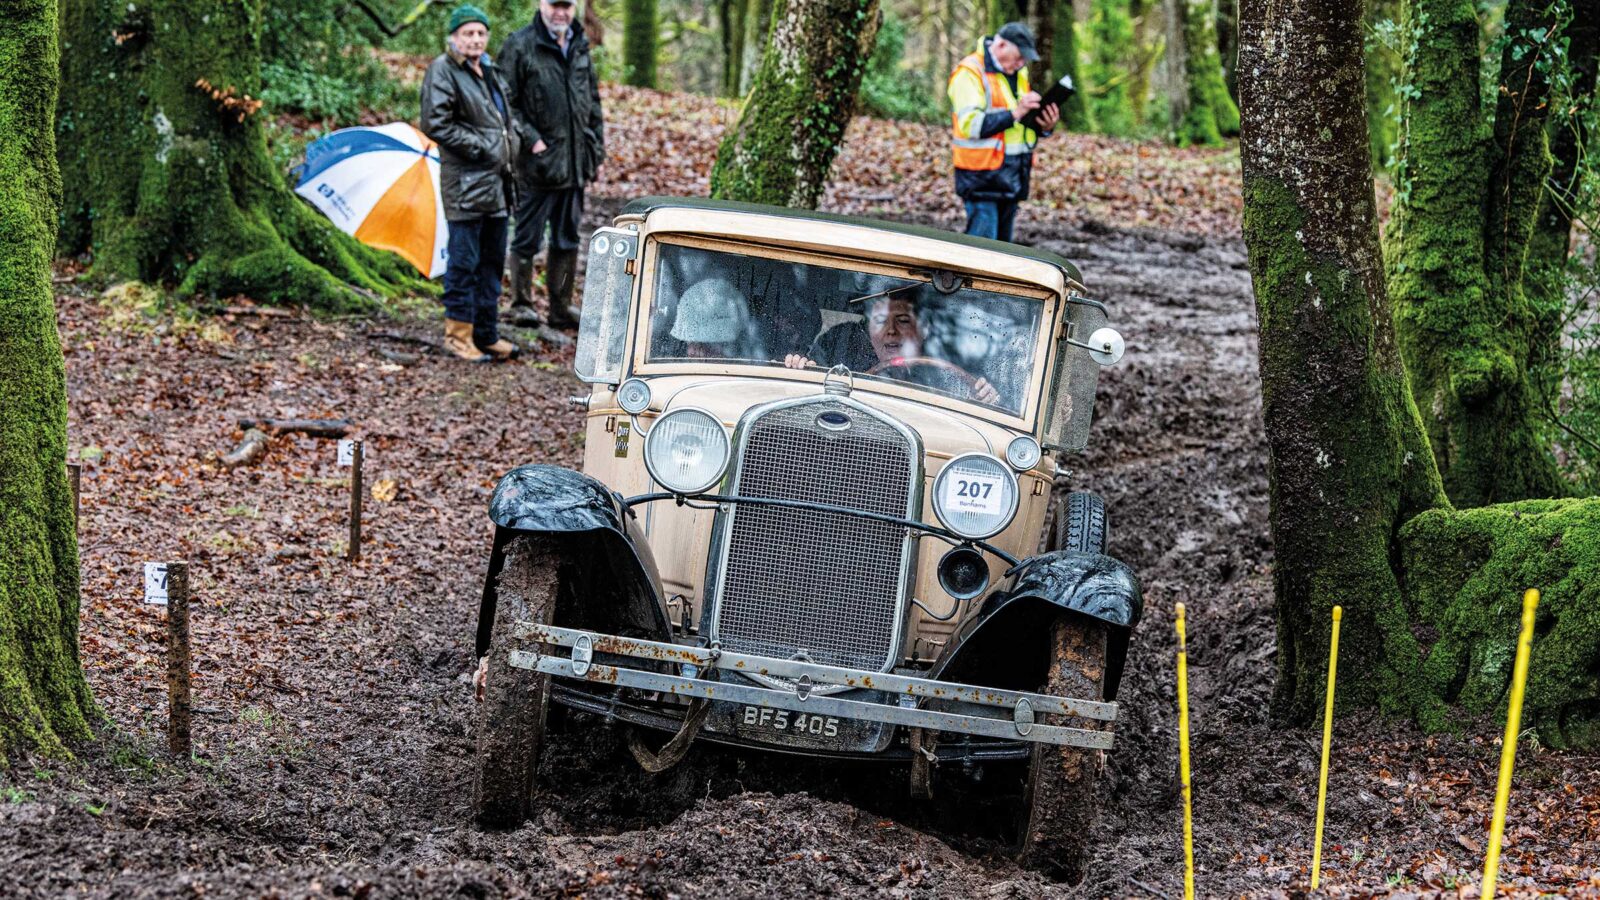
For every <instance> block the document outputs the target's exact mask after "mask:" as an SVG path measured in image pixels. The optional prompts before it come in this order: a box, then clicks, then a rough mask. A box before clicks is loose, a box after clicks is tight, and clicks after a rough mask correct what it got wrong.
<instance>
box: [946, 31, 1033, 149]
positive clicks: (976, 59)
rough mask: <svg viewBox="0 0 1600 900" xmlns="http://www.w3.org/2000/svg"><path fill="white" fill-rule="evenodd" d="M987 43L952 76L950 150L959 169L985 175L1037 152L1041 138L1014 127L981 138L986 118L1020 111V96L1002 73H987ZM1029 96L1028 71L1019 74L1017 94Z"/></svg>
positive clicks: (980, 43) (1021, 127) (1025, 128)
mask: <svg viewBox="0 0 1600 900" xmlns="http://www.w3.org/2000/svg"><path fill="white" fill-rule="evenodd" d="M983 57H984V46H983V41H982V39H980V40H979V41H978V50H977V52H976V53H972V54H969V55H968V56H966V57H965V58H963V59H962V60H961V62H958V63H956V67H955V69H954V70H953V71H952V72H951V73H950V86H949V88H948V93H949V95H950V131H951V135H950V150H951V155H952V157H953V159H954V161H955V165H956V168H958V169H973V170H977V171H984V170H990V169H998V168H1000V167H1001V166H1002V165H1004V164H1005V158H1006V157H1007V156H1014V155H1017V154H1022V153H1031V152H1033V145H1034V144H1036V143H1038V141H1039V136H1038V135H1037V134H1036V133H1035V132H1034V130H1033V129H1032V128H1028V127H1027V126H1025V125H1023V124H1021V123H1020V122H1017V123H1013V124H1012V126H1011V127H1010V128H1007V129H1006V130H1005V131H1002V132H1000V133H999V134H996V135H991V136H990V137H986V138H980V137H978V129H979V128H980V127H982V125H983V117H984V116H986V115H988V114H989V113H992V112H1000V111H1002V110H1005V111H1009V110H1012V109H1015V108H1016V105H1017V96H1016V95H1014V94H1012V93H1011V84H1010V82H1008V81H1007V80H1006V76H1005V74H1004V73H1002V72H985V71H984V65H983ZM1027 92H1028V70H1027V69H1026V68H1024V69H1022V70H1021V71H1019V72H1017V94H1025V93H1027Z"/></svg>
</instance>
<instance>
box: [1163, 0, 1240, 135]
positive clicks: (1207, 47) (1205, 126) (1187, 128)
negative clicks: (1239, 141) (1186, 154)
mask: <svg viewBox="0 0 1600 900" xmlns="http://www.w3.org/2000/svg"><path fill="white" fill-rule="evenodd" d="M1179 6H1180V9H1181V12H1182V14H1183V53H1184V76H1185V79H1184V80H1185V81H1186V82H1187V83H1188V88H1189V91H1188V98H1187V99H1188V102H1187V104H1186V109H1185V111H1184V115H1183V118H1182V119H1179V120H1178V125H1177V129H1176V134H1175V137H1176V141H1177V144H1178V146H1180V147H1189V146H1195V145H1199V146H1206V147H1217V146H1221V145H1222V139H1223V138H1224V137H1230V136H1232V135H1236V134H1238V133H1239V107H1238V106H1236V105H1235V104H1234V102H1233V97H1231V96H1230V95H1229V94H1228V86H1227V84H1226V83H1225V82H1224V81H1223V80H1222V60H1221V58H1220V57H1219V56H1218V55H1217V7H1216V4H1215V0H1181V2H1180V4H1179Z"/></svg>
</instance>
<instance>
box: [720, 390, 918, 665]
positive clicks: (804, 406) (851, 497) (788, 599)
mask: <svg viewBox="0 0 1600 900" xmlns="http://www.w3.org/2000/svg"><path fill="white" fill-rule="evenodd" d="M736 444H737V446H736V453H737V454H738V462H737V468H736V470H735V473H734V480H733V485H732V489H733V492H734V493H735V494H736V495H738V496H740V497H756V498H772V499H783V500H802V501H811V502H816V503H824V504H829V505H834V506H843V507H849V508H851V509H859V510H865V511H868V512H872V513H877V514H880V515H885V516H894V517H896V518H910V517H914V516H915V513H916V509H917V506H918V505H920V503H921V496H920V494H921V492H920V490H919V486H920V484H921V480H922V449H921V443H920V441H919V440H918V438H917V436H916V434H915V432H913V431H911V430H910V429H909V428H907V427H906V426H904V425H903V424H901V423H899V422H896V421H895V420H893V419H891V418H889V417H887V416H884V415H882V414H881V413H877V412H875V411H873V410H870V409H868V408H867V407H866V406H864V405H862V404H860V403H858V402H855V401H851V400H848V399H846V398H842V397H825V398H815V399H807V400H804V401H788V402H784V403H779V404H774V405H772V406H769V407H765V408H761V409H758V410H755V411H753V412H752V413H751V414H749V415H747V417H746V419H745V421H744V423H743V424H742V425H741V427H740V430H739V434H738V435H737V440H736ZM721 516H722V521H721V523H720V528H719V532H720V535H721V542H722V543H721V550H722V553H721V560H720V570H719V571H718V572H716V573H715V584H716V585H717V592H716V599H715V606H714V609H715V618H714V621H713V626H712V633H713V636H714V637H715V639H716V640H717V641H719V642H720V643H721V645H722V646H723V647H725V648H727V649H729V650H734V651H737V652H742V653H753V654H761V655H766V656H777V657H780V658H785V659H788V658H795V657H802V658H806V659H810V660H812V661H814V662H818V663H824V664H828V665H839V666H851V667H856V668H865V669H872V670H878V671H886V670H888V669H889V668H890V667H891V666H892V665H893V664H894V662H895V659H896V657H897V655H898V652H899V643H900V625H901V622H902V621H903V618H904V614H903V612H904V604H905V595H906V589H907V573H908V572H910V571H911V565H912V553H913V552H914V549H915V543H914V541H912V540H911V539H909V537H908V535H907V532H906V529H905V527H904V526H901V525H894V524H890V523H887V522H876V521H871V520H867V519H863V518H860V517H858V516H852V515H849V514H847V513H838V512H827V511H821V510H802V509H791V508H783V507H766V506H753V505H748V504H737V503H736V504H732V505H731V507H730V508H728V509H727V510H726V511H724V512H723V513H722V514H721Z"/></svg>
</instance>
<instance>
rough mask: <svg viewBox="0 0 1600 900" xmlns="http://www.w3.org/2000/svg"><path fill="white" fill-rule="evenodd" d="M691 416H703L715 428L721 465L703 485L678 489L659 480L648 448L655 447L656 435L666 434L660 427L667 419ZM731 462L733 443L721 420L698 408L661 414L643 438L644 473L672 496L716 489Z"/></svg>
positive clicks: (686, 408) (685, 408)
mask: <svg viewBox="0 0 1600 900" xmlns="http://www.w3.org/2000/svg"><path fill="white" fill-rule="evenodd" d="M691 414H699V415H702V416H705V417H706V418H707V419H708V420H710V422H711V424H712V425H714V426H715V427H714V428H713V431H714V432H715V433H716V434H717V435H718V436H720V437H721V446H722V464H721V465H719V466H717V468H716V473H715V475H714V476H712V477H711V478H710V479H709V480H707V481H706V482H705V483H704V484H696V485H693V486H691V487H685V488H679V487H677V486H674V485H673V484H671V483H669V482H667V481H665V480H663V479H662V478H661V476H660V475H659V474H658V473H657V472H656V466H655V457H654V454H653V453H652V452H651V449H650V448H651V447H652V446H655V443H654V442H655V441H656V440H657V435H658V434H664V433H666V432H663V431H662V428H661V426H662V425H664V424H666V422H667V420H668V419H672V418H675V417H680V416H685V415H691ZM732 461H733V443H732V441H731V440H729V438H728V429H727V428H725V427H724V426H723V424H722V420H721V419H719V418H717V417H716V416H714V415H712V414H711V411H710V410H707V409H703V408H701V407H698V406H681V407H679V408H677V409H674V410H671V411H669V412H666V413H663V414H662V415H661V417H660V418H658V419H656V420H655V422H653V423H652V424H651V425H650V432H649V433H648V434H646V435H645V437H644V468H645V471H646V472H649V473H650V479H651V480H652V481H654V482H655V483H656V484H659V485H661V487H663V488H665V489H666V490H668V491H670V492H672V493H674V494H684V495H688V494H703V493H705V492H706V491H708V490H710V489H712V488H713V487H716V486H717V485H718V484H720V483H721V482H722V479H723V478H725V477H727V474H728V466H729V464H730V463H731V462H732Z"/></svg>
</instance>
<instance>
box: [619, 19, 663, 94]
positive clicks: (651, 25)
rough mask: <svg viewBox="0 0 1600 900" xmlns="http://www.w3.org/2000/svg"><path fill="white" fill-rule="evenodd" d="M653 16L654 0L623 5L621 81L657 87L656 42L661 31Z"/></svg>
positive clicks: (640, 85) (634, 84)
mask: <svg viewBox="0 0 1600 900" xmlns="http://www.w3.org/2000/svg"><path fill="white" fill-rule="evenodd" d="M656 16H657V13H656V0H627V2H626V3H625V4H624V6H623V13H622V65H623V80H624V81H626V82H627V83H628V84H631V85H633V86H634V87H644V88H654V87H655V86H656V42H657V41H658V40H659V38H660V30H661V26H660V23H659V22H658V21H657V18H656Z"/></svg>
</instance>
